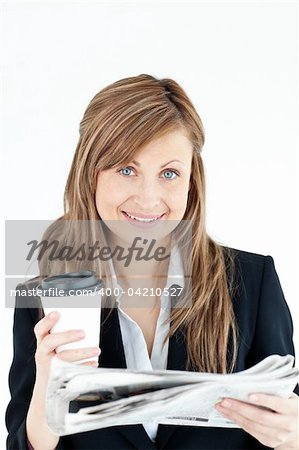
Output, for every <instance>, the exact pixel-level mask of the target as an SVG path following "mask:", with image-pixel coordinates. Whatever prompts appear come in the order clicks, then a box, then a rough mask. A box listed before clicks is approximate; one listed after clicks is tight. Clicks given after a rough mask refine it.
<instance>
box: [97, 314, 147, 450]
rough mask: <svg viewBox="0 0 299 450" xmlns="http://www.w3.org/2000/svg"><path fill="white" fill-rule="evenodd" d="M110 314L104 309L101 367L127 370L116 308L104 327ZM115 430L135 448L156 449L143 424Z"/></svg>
mask: <svg viewBox="0 0 299 450" xmlns="http://www.w3.org/2000/svg"><path fill="white" fill-rule="evenodd" d="M108 312H109V309H107V308H104V309H102V314H101V336H100V348H101V350H102V351H101V354H100V356H99V366H100V367H110V368H120V369H126V368H127V364H126V357H125V352H124V346H123V342H122V337H121V330H120V325H119V319H118V312H117V309H116V308H112V312H111V315H110V316H109V318H108V319H107V321H106V322H105V323H104V325H103V321H104V320H105V319H106V318H107V315H108ZM114 428H115V429H117V430H118V431H119V432H120V433H122V435H124V436H125V437H126V439H128V441H130V442H131V444H133V445H134V448H140V449H141V448H142V449H144V450H153V449H156V447H155V444H154V443H153V441H152V440H151V439H150V437H149V436H148V434H147V432H146V431H145V429H144V427H143V426H142V425H141V424H136V425H119V426H115V427H114Z"/></svg>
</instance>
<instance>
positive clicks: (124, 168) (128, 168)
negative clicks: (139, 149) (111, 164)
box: [119, 167, 132, 175]
mask: <svg viewBox="0 0 299 450" xmlns="http://www.w3.org/2000/svg"><path fill="white" fill-rule="evenodd" d="M122 170H129V171H130V170H132V169H131V168H130V167H123V168H121V169H120V170H119V172H121V171H122ZM125 175H128V173H126V174H125Z"/></svg>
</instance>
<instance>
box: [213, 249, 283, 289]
mask: <svg viewBox="0 0 299 450" xmlns="http://www.w3.org/2000/svg"><path fill="white" fill-rule="evenodd" d="M222 249H223V252H224V257H225V260H226V269H227V271H228V274H229V275H230V279H231V281H233V282H232V285H233V286H234V288H235V289H236V291H235V292H239V293H241V292H242V290H243V289H244V290H245V291H246V292H247V293H248V294H249V295H253V296H254V297H256V296H257V295H258V293H259V291H260V289H261V287H262V286H263V285H264V284H265V283H267V284H269V283H273V281H274V280H275V281H277V280H278V275H277V273H276V269H275V264H274V260H273V258H272V256H270V255H263V254H261V253H254V252H249V251H246V250H241V249H237V248H233V247H227V246H222ZM242 288H243V289H242Z"/></svg>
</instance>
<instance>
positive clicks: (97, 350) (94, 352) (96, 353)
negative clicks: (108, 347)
mask: <svg viewBox="0 0 299 450" xmlns="http://www.w3.org/2000/svg"><path fill="white" fill-rule="evenodd" d="M100 352H101V350H100V349H99V348H94V349H93V350H92V354H93V355H99V354H100Z"/></svg>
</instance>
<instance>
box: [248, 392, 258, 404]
mask: <svg viewBox="0 0 299 450" xmlns="http://www.w3.org/2000/svg"><path fill="white" fill-rule="evenodd" d="M258 399H259V397H258V395H256V394H251V395H249V400H251V401H252V402H257V401H258Z"/></svg>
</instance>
